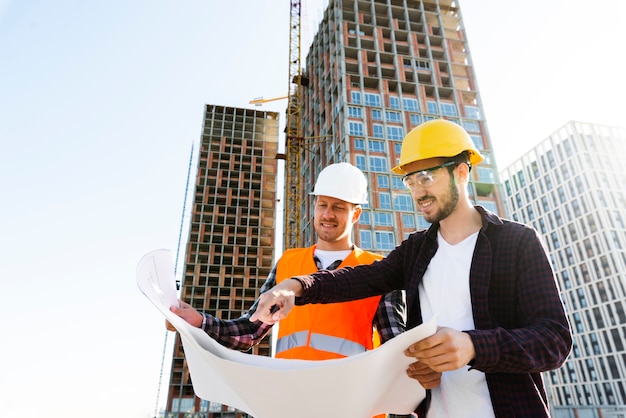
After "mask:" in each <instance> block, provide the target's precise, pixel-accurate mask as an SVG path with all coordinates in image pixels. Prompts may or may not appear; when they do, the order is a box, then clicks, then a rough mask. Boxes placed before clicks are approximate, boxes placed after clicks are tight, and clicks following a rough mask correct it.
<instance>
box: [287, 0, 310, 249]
mask: <svg viewBox="0 0 626 418" xmlns="http://www.w3.org/2000/svg"><path fill="white" fill-rule="evenodd" d="M290 1H291V9H290V22H289V95H288V103H287V122H286V127H285V223H284V229H285V232H284V248H285V249H289V248H295V247H298V246H300V245H301V235H302V233H301V230H300V219H301V210H300V208H301V189H302V179H301V177H300V165H301V161H302V150H303V147H304V137H303V134H302V107H301V104H302V102H301V93H302V91H301V87H302V86H306V85H308V80H306V79H305V78H304V77H302V65H301V61H300V53H301V35H302V30H301V23H302V2H301V1H300V0H290Z"/></svg>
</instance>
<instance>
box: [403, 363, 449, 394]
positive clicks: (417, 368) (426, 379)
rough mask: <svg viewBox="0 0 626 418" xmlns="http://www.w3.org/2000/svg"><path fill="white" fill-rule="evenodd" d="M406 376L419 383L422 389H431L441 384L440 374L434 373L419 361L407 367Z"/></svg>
mask: <svg viewBox="0 0 626 418" xmlns="http://www.w3.org/2000/svg"><path fill="white" fill-rule="evenodd" d="M406 374H407V375H408V376H409V377H410V378H411V379H415V380H417V381H418V382H420V385H422V387H423V388H424V389H433V388H436V387H437V386H439V385H440V384H441V372H436V371H434V370H433V369H431V368H430V367H428V366H427V365H425V364H424V363H422V362H421V361H416V362H415V363H412V364H410V365H409V368H408V369H407V370H406Z"/></svg>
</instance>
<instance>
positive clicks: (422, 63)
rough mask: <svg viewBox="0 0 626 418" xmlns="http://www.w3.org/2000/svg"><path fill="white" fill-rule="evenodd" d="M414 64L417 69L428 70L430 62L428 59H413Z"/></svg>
mask: <svg viewBox="0 0 626 418" xmlns="http://www.w3.org/2000/svg"><path fill="white" fill-rule="evenodd" d="M415 66H416V67H417V69H418V70H430V63H429V62H428V61H419V60H416V61H415Z"/></svg>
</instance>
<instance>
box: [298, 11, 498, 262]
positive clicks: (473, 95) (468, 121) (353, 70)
mask: <svg viewBox="0 0 626 418" xmlns="http://www.w3.org/2000/svg"><path fill="white" fill-rule="evenodd" d="M304 74H305V76H306V77H307V79H308V80H307V81H308V87H304V88H303V94H302V97H303V99H302V102H303V106H304V110H303V114H302V115H303V116H302V120H303V125H302V126H303V131H304V137H305V138H309V139H307V140H306V141H308V142H309V144H310V145H309V146H307V147H306V150H305V151H304V152H303V154H302V163H301V164H300V166H301V167H302V169H303V173H302V178H303V179H304V182H305V185H304V187H303V190H302V195H301V199H302V200H301V213H302V214H303V219H302V223H301V225H302V234H301V235H302V236H303V237H304V243H305V244H306V245H309V244H311V243H313V242H314V240H315V238H314V236H313V235H314V231H313V227H312V225H311V219H312V218H313V217H312V199H311V198H310V197H309V196H307V193H308V192H310V191H311V190H312V189H313V184H314V181H315V179H316V177H317V175H318V174H319V172H320V171H321V170H322V169H323V168H324V167H325V166H326V165H328V164H330V163H334V162H340V161H347V162H350V163H352V164H354V165H356V166H357V167H359V168H360V169H362V170H363V171H364V172H365V173H366V174H367V177H368V180H369V185H370V188H369V202H370V203H369V205H366V207H365V208H364V211H363V214H362V215H361V220H360V222H359V225H357V227H356V228H355V237H354V238H355V242H356V244H357V245H358V246H360V247H361V248H364V249H368V250H371V251H376V252H380V253H387V252H389V251H390V250H392V249H393V248H394V247H395V246H396V245H398V244H399V243H400V242H401V241H402V240H403V239H404V238H405V237H406V236H407V234H408V233H410V232H413V231H415V230H416V229H420V228H424V227H427V226H428V223H427V222H426V221H425V220H424V218H423V217H422V216H421V215H419V214H418V213H417V212H416V210H415V208H414V204H413V201H412V199H411V196H410V195H409V194H408V193H407V191H406V187H404V185H403V184H402V181H401V178H400V177H399V176H395V175H392V174H390V170H391V167H393V166H395V165H396V164H397V163H398V161H399V158H400V147H401V144H402V139H403V137H404V136H405V135H406V134H407V133H408V131H409V130H411V129H412V128H414V127H415V126H416V125H419V124H420V123H422V122H425V121H427V120H430V119H435V118H445V119H448V120H451V121H454V122H456V123H458V124H460V125H462V126H463V127H464V128H465V129H466V130H467V131H468V132H469V133H470V135H471V137H472V139H473V141H474V143H475V144H476V146H477V147H478V148H479V149H480V150H481V152H482V153H483V155H485V157H486V158H485V161H484V162H483V163H482V164H481V165H479V166H477V167H475V168H474V170H472V174H471V176H472V179H471V184H470V187H469V190H470V194H471V198H472V200H473V202H474V203H475V204H478V205H482V206H484V207H485V208H487V209H489V210H491V211H493V212H495V213H498V214H502V206H501V203H500V196H499V189H498V186H497V184H498V170H497V167H496V163H495V159H494V157H493V154H492V146H491V141H490V138H489V133H488V131H487V126H486V123H485V118H484V113H483V111H482V104H481V101H480V95H479V92H478V86H477V83H476V79H475V75H474V69H473V66H472V61H471V56H470V52H469V47H468V42H467V37H466V35H465V30H464V27H463V19H462V17H461V11H460V9H459V6H458V2H457V1H453V0H423V1H415V0H341V1H338V0H330V1H329V5H328V8H327V9H326V11H325V13H324V16H323V20H322V22H321V23H320V25H319V28H318V32H317V34H316V35H315V38H314V40H313V42H312V45H311V47H310V49H309V52H308V56H307V59H306V67H305V71H304Z"/></svg>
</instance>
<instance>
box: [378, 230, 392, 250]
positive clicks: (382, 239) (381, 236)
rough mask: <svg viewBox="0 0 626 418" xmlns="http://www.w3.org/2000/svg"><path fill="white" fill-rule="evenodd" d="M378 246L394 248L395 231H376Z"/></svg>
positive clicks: (384, 248) (388, 248)
mask: <svg viewBox="0 0 626 418" xmlns="http://www.w3.org/2000/svg"><path fill="white" fill-rule="evenodd" d="M375 234H376V248H377V249H379V250H393V249H394V247H395V243H394V241H393V232H384V231H376V232H375Z"/></svg>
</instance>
